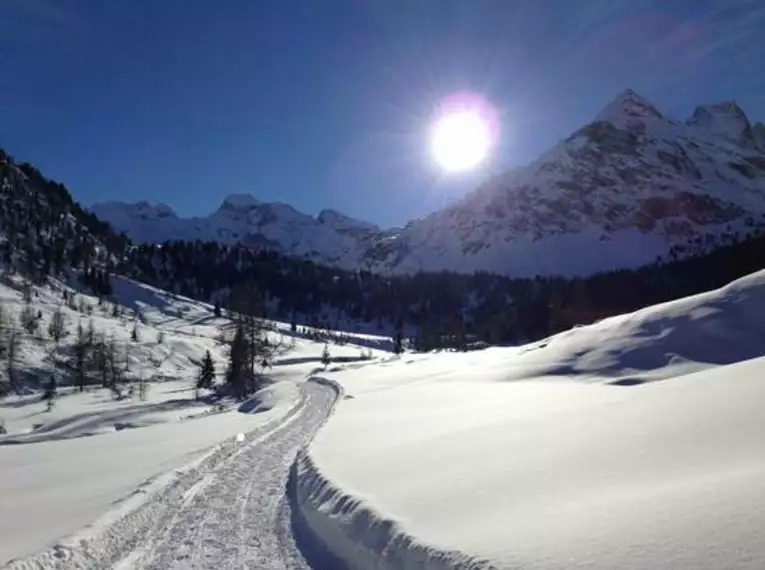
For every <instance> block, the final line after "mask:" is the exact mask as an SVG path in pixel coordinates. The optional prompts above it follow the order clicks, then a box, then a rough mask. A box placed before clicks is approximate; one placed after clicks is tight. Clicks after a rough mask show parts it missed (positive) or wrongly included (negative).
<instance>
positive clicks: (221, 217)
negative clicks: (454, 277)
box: [92, 90, 765, 277]
mask: <svg viewBox="0 0 765 570" xmlns="http://www.w3.org/2000/svg"><path fill="white" fill-rule="evenodd" d="M92 211H93V212H94V213H95V214H96V215H97V216H99V217H100V218H102V219H104V220H106V221H108V222H110V223H112V224H113V225H114V226H115V227H117V228H118V229H120V230H122V231H125V232H126V233H127V234H128V235H130V236H131V237H132V238H133V239H136V240H138V241H164V240H167V239H203V240H215V241H220V242H226V243H230V242H236V241H240V242H243V243H250V244H253V245H265V246H267V247H272V248H275V249H278V250H279V251H282V252H284V253H286V254H290V255H296V256H302V257H306V258H309V259H312V260H314V261H316V262H319V263H324V264H330V265H337V266H341V267H344V268H351V269H355V268H365V269H371V270H374V271H385V272H388V271H392V272H396V273H409V272H415V271H420V270H433V271H439V270H452V271H459V272H473V271H478V270H487V271H493V272H497V273H501V274H505V275H511V276H525V277H533V276H535V275H568V276H571V275H586V274H589V273H593V272H596V271H603V270H611V269H618V268H629V267H636V266H639V265H643V264H646V263H651V262H653V261H654V260H655V259H656V258H657V257H659V256H664V257H666V256H667V255H668V254H669V253H670V252H672V254H673V255H675V254H678V253H679V254H680V255H682V254H684V253H685V254H687V253H689V252H692V251H694V250H698V249H700V248H707V249H708V248H711V247H714V246H715V245H716V244H718V243H720V242H721V240H724V239H726V237H730V236H731V235H732V234H733V233H734V232H746V231H751V230H753V229H754V228H757V227H760V226H762V225H763V223H765V126H763V125H762V124H760V123H757V124H755V125H751V124H750V122H749V120H748V119H747V117H746V115H745V114H744V112H743V111H742V110H741V108H740V107H738V105H736V104H735V103H732V102H724V103H715V104H710V105H702V106H699V107H698V108H697V109H696V110H695V112H694V113H693V115H692V117H691V118H690V119H689V120H687V121H680V120H675V119H673V118H670V117H667V116H665V115H664V114H662V113H661V112H660V111H659V110H658V109H656V107H654V106H653V105H652V104H651V103H649V102H648V101H647V100H645V99H644V98H643V97H641V96H640V95H638V94H637V93H635V92H634V91H632V90H626V91H624V92H622V93H620V94H619V95H618V96H617V97H616V99H614V101H613V102H611V103H610V104H609V105H607V106H606V107H605V108H604V109H603V111H601V112H600V113H599V114H598V115H597V116H596V117H595V120H594V121H593V122H592V123H590V124H588V125H585V126H584V127H582V128H581V129H579V130H578V131H577V132H575V133H573V134H572V135H571V136H569V137H568V138H566V139H565V140H563V141H561V142H560V143H559V144H558V145H557V146H555V147H554V148H553V149H551V150H550V151H549V152H547V153H545V154H544V155H542V156H541V157H539V158H538V159H537V160H536V161H535V162H533V163H532V164H529V165H528V166H525V167H523V168H519V169H515V170H512V171H510V172H507V173H505V174H503V175H501V176H498V177H496V178H494V179H492V180H489V181H487V182H486V183H485V184H483V185H482V186H480V187H479V188H477V189H476V190H474V191H473V192H471V193H470V194H468V195H467V196H465V197H464V198H463V199H462V200H461V201H460V202H459V203H457V204H455V205H453V206H451V207H448V208H445V209H443V210H440V211H437V212H435V213H433V214H431V215H429V216H426V217H425V218H422V219H419V220H415V221H412V222H410V223H409V224H407V225H406V227H404V228H403V229H396V230H389V231H381V230H380V229H379V228H378V227H377V226H374V225H373V224H368V223H365V222H361V221H358V220H353V219H351V218H348V217H347V216H344V215H342V214H340V213H338V212H335V211H332V210H325V211H323V212H321V213H320V214H319V216H317V217H316V218H314V217H312V216H308V215H306V214H302V213H300V212H298V211H296V210H295V209H294V208H291V207H290V206H287V205H285V204H266V203H262V202H259V201H257V200H256V199H255V198H253V197H251V196H246V195H245V196H242V195H235V196H230V197H228V198H227V199H226V200H225V201H224V202H223V204H222V205H221V207H220V209H219V210H218V211H217V212H215V213H214V214H212V215H211V216H208V217H205V218H192V219H180V218H178V217H177V216H176V215H175V213H174V212H173V211H172V209H170V208H169V207H167V206H164V205H158V206H149V205H148V204H146V203H145V202H141V203H139V204H134V205H126V204H119V203H110V204H98V205H96V206H94V207H93V208H92Z"/></svg>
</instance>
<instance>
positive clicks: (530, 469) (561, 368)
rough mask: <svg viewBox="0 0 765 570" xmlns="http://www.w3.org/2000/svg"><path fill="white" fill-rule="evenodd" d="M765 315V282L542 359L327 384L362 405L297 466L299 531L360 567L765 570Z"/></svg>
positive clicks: (372, 373) (574, 342)
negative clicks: (303, 527) (302, 522)
mask: <svg viewBox="0 0 765 570" xmlns="http://www.w3.org/2000/svg"><path fill="white" fill-rule="evenodd" d="M763 315H765V272H760V273H757V274H754V275H752V276H750V277H747V278H745V279H742V280H739V281H737V282H735V283H733V284H731V285H730V286H728V287H726V288H723V289H720V290H718V291H714V292H711V293H708V294H705V295H699V296H696V297H692V298H689V299H684V300H680V301H677V302H673V303H667V304H664V305H659V306H656V307H652V308H649V309H645V310H643V311H640V312H638V313H635V314H631V315H624V316H621V317H614V318H611V319H608V320H605V321H602V322H601V323H597V324H595V325H592V326H588V327H581V328H577V329H574V330H572V331H569V332H567V333H564V334H561V335H557V336H555V337H552V338H551V339H548V340H547V341H545V342H542V343H537V344H535V345H531V346H526V347H519V348H511V349H490V350H486V351H483V352H478V353H470V354H449V353H434V354H429V355H418V356H410V355H405V356H404V357H402V358H401V359H400V360H399V361H390V362H387V363H383V364H379V365H375V366H369V367H366V368H365V369H364V370H363V372H358V371H353V370H348V371H344V372H337V373H333V374H328V375H327V376H328V378H331V379H333V380H335V381H337V382H339V383H341V384H342V386H343V388H344V390H345V392H346V393H347V395H348V396H349V397H350V399H345V400H343V401H342V402H341V403H340V404H339V406H338V408H337V410H336V412H335V414H334V416H333V417H332V419H331V420H330V421H329V423H328V424H327V426H326V427H325V428H324V429H323V430H322V431H321V432H320V433H319V434H318V436H317V438H316V439H315V440H314V443H313V444H312V445H311V448H310V450H309V452H310V453H309V455H308V456H305V457H304V458H303V459H302V460H301V462H300V464H299V465H298V467H297V471H296V473H297V475H298V478H299V484H298V488H297V498H298V501H299V503H300V505H301V509H302V512H303V513H304V517H305V519H306V520H307V521H308V523H309V524H310V525H311V527H312V529H313V531H314V532H315V533H316V534H317V535H318V536H320V537H321V538H323V539H324V540H326V541H327V542H329V543H330V545H331V546H332V548H333V550H334V551H335V552H336V553H338V554H339V555H341V556H342V557H343V558H345V559H346V560H347V561H348V562H349V565H350V567H355V568H367V567H372V564H373V563H374V564H376V565H375V566H374V567H376V568H381V569H386V568H397V569H410V568H412V569H413V568H420V567H423V566H427V567H433V568H440V569H453V568H470V569H479V568H480V569H488V568H507V569H510V568H534V569H545V570H547V569H561V568H574V567H576V568H580V567H582V568H584V567H586V568H590V569H593V570H599V569H604V570H606V569H608V570H613V569H625V570H626V569H630V570H638V569H645V568H676V569H694V570H698V569H703V570H717V569H719V568H735V569H748V570H749V569H751V570H755V569H759V568H762V567H764V566H765V548H764V547H763V544H765V513H763V511H762V509H761V508H760V505H761V504H762V502H763V500H765V458H764V457H763V454H762V450H763V449H765V382H764V381H763V378H765V344H763V339H765V320H763V318H762V317H763ZM745 359H749V360H745ZM511 380H515V381H511ZM641 380H643V381H646V380H661V381H654V382H649V383H647V384H643V385H635V384H636V383H637V382H638V381H641ZM380 558H381V559H382V561H381V562H373V561H375V560H379V559H380Z"/></svg>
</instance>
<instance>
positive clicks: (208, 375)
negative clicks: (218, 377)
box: [196, 350, 215, 400]
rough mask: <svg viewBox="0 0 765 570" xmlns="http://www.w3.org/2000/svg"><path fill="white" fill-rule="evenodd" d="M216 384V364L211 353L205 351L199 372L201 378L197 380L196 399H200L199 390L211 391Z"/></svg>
mask: <svg viewBox="0 0 765 570" xmlns="http://www.w3.org/2000/svg"><path fill="white" fill-rule="evenodd" d="M214 382H215V364H214V363H213V359H212V355H211V354H210V351H209V350H207V351H205V356H204V358H203V359H202V365H201V367H200V370H199V377H198V378H197V386H196V399H197V400H198V399H199V390H201V389H205V390H209V389H210V388H212V387H213V383H214Z"/></svg>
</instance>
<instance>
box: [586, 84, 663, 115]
mask: <svg viewBox="0 0 765 570" xmlns="http://www.w3.org/2000/svg"><path fill="white" fill-rule="evenodd" d="M661 118H663V115H662V114H661V113H660V112H659V110H658V109H657V108H656V107H654V106H653V105H652V104H651V103H650V102H648V100H647V99H645V98H644V97H642V96H640V95H639V94H638V93H636V92H635V91H633V90H632V89H625V90H624V91H622V92H621V93H619V94H618V95H617V96H616V98H615V99H614V100H613V101H611V102H610V103H609V104H608V105H606V106H605V107H604V108H603V110H602V111H601V112H600V113H598V115H597V117H595V121H610V122H619V121H624V120H629V119H633V120H634V119H661Z"/></svg>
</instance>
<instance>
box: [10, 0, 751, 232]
mask: <svg viewBox="0 0 765 570" xmlns="http://www.w3.org/2000/svg"><path fill="white" fill-rule="evenodd" d="M763 30H765V3H763V2H762V1H761V0H577V1H572V0H321V1H318V0H225V1H221V2H212V1H199V0H162V1H157V0H108V1H104V0H0V53H2V54H3V57H2V67H0V146H2V147H3V148H5V149H7V150H8V151H9V152H10V153H11V154H13V155H14V156H16V157H17V158H19V159H22V160H28V161H30V162H33V163H35V164H36V165H37V166H38V167H40V168H41V170H42V171H43V172H44V173H46V174H47V175H48V176H50V177H53V178H55V179H57V180H60V181H63V182H64V183H65V184H66V185H67V187H68V188H69V189H70V190H71V191H72V192H73V194H74V195H75V198H76V199H78V200H80V201H81V202H83V203H85V204H90V203H93V202H95V201H102V200H112V199H117V200H125V201H137V200H141V199H147V200H149V201H151V202H157V201H162V202H165V203H168V204H169V205H171V206H172V207H173V208H175V210H176V211H177V212H178V213H179V214H181V215H200V214H206V213H208V212H211V211H212V210H214V209H216V208H217V207H218V205H219V204H220V202H221V200H222V199H223V197H224V196H225V195H227V194H230V193H240V192H249V193H252V194H253V195H255V196H256V197H258V198H260V199H262V200H267V201H283V202H287V203H289V204H292V205H293V206H295V207H297V208H298V209H301V210H303V211H306V212H308V213H312V214H315V213H318V211H319V210H321V209H322V208H329V207H331V208H335V209H339V210H340V211H343V212H345V213H347V214H349V215H352V216H356V217H359V218H363V219H367V220H370V221H374V222H376V223H379V224H381V225H383V226H388V225H393V224H401V223H404V222H406V221H407V220H408V219H410V218H412V217H417V216H420V215H423V214H425V213H428V212H430V211H432V210H434V209H436V208H438V207H440V206H443V205H444V204H446V203H448V202H449V201H452V200H454V199H456V198H457V197H459V196H460V195H462V194H464V193H465V192H468V191H469V190H470V189H472V188H473V187H475V185H477V184H478V183H479V182H480V181H481V180H482V179H485V178H486V177H488V176H489V175H490V174H491V173H496V172H501V171H502V170H504V169H507V168H509V167H512V166H517V165H520V164H523V163H525V162H528V161H529V160H531V159H533V158H534V157H536V156H537V155H538V154H540V153H541V152H543V151H544V150H546V149H548V148H549V147H550V146H552V145H553V144H555V143H556V142H557V141H558V140H559V139H561V138H563V137H565V136H566V135H568V134H570V133H571V132H572V131H573V130H575V129H576V128H578V127H579V126H581V125H583V124H584V123H586V122H587V121H589V120H590V119H591V118H592V117H593V116H594V115H595V114H596V113H597V112H598V111H599V110H600V109H601V108H602V107H603V106H604V105H605V104H607V103H608V102H609V101H610V100H611V99H612V98H613V97H614V96H615V95H616V93H618V92H619V91H621V90H623V89H624V88H626V87H631V88H633V89H635V90H637V91H638V92H639V93H641V94H642V95H644V96H645V97H647V98H648V99H650V100H651V101H653V102H654V103H655V104H656V105H657V106H658V107H659V108H660V109H661V110H662V111H664V112H665V113H669V114H673V115H676V116H680V117H686V116H689V115H690V114H691V112H692V111H693V108H694V107H695V105H696V104H698V103H704V102H710V101H715V100H727V99H735V100H736V101H737V102H738V103H739V104H740V105H741V106H742V107H743V108H744V109H745V111H746V112H747V114H748V115H749V117H750V120H764V119H765V64H764V63H763V62H765V33H763ZM463 90H470V91H474V92H477V93H480V94H482V95H484V96H485V97H487V98H488V99H490V100H491V101H492V102H493V103H494V105H495V106H496V107H497V108H498V109H499V111H500V112H501V115H502V131H501V140H500V143H499V145H498V147H497V148H496V149H495V153H494V155H493V156H492V158H491V160H490V161H488V162H487V163H486V164H485V165H484V167H483V168H481V169H479V170H477V171H475V172H473V173H470V174H467V175H465V174H463V175H456V176H454V175H452V176H448V177H445V176H444V175H443V174H441V173H439V172H438V171H437V170H436V169H435V167H434V166H433V165H432V164H431V162H430V160H429V158H428V154H427V136H426V135H427V132H428V120H429V118H430V116H431V114H432V111H433V109H434V106H435V105H437V104H438V102H439V100H441V99H442V98H443V97H445V96H448V95H449V94H450V93H453V92H455V91H463Z"/></svg>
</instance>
